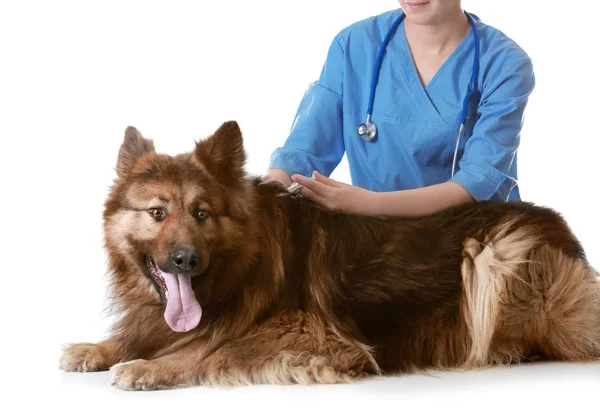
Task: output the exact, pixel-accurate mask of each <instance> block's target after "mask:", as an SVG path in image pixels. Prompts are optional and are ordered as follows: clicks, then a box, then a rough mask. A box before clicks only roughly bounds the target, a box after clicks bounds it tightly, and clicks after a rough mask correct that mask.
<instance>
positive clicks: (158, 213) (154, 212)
mask: <svg viewBox="0 0 600 413" xmlns="http://www.w3.org/2000/svg"><path fill="white" fill-rule="evenodd" d="M148 213H149V214H150V216H151V217H152V218H154V219H155V220H157V221H162V220H163V219H165V218H166V217H167V211H165V209H164V208H150V209H149V210H148Z"/></svg>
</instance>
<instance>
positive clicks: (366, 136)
mask: <svg viewBox="0 0 600 413" xmlns="http://www.w3.org/2000/svg"><path fill="white" fill-rule="evenodd" d="M357 132H358V136H360V137H361V138H362V139H363V140H364V141H366V142H371V141H372V140H373V139H375V137H376V136H377V126H375V124H374V123H373V122H363V123H361V124H360V125H358V130H357Z"/></svg>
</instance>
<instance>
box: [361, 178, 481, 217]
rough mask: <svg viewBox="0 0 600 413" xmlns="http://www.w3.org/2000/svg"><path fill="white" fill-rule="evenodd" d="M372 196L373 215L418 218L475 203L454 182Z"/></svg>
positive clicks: (378, 193) (465, 191) (379, 193)
mask: <svg viewBox="0 0 600 413" xmlns="http://www.w3.org/2000/svg"><path fill="white" fill-rule="evenodd" d="M373 194H374V195H373V197H374V202H373V203H372V208H373V211H372V214H373V215H387V216H401V217H419V216H424V215H429V214H432V213H434V212H438V211H441V210H444V209H447V208H450V207H453V206H458V205H462V204H466V203H470V202H475V200H474V199H473V197H472V196H471V195H470V194H469V193H468V192H467V190H466V189H464V188H463V187H462V186H460V185H459V184H457V183H454V182H444V183H441V184H437V185H431V186H426V187H424V188H417V189H408V190H404V191H394V192H377V193H373Z"/></svg>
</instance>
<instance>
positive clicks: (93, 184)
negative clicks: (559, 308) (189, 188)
mask: <svg viewBox="0 0 600 413" xmlns="http://www.w3.org/2000/svg"><path fill="white" fill-rule="evenodd" d="M463 5H464V7H465V8H466V9H467V10H469V11H471V12H474V13H476V14H478V15H479V16H480V17H481V18H482V19H483V20H484V21H485V22H488V23H489V24H492V25H495V26H496V27H499V28H501V29H502V30H503V31H504V32H505V33H507V34H508V35H509V36H511V37H513V39H515V40H516V41H517V42H518V43H519V44H521V45H522V46H523V47H524V48H525V50H526V51H527V52H528V53H529V55H530V56H531V57H532V59H533V62H534V65H535V70H536V76H537V88H536V90H535V92H534V94H533V96H532V98H531V101H530V105H529V107H528V109H527V111H526V120H525V128H524V131H523V138H522V145H521V150H520V154H519V161H520V164H519V170H520V175H521V176H520V178H521V179H520V184H521V193H522V194H523V197H524V198H525V199H526V200H532V201H536V202H537V203H539V204H543V205H548V206H552V207H554V208H555V209H557V210H559V211H560V212H562V213H563V214H564V215H565V217H566V218H567V220H568V221H569V223H570V224H571V226H572V227H573V229H574V231H575V232H576V234H577V235H578V236H579V238H580V239H581V241H582V242H583V245H584V246H585V247H586V249H587V251H588V254H589V258H590V261H591V262H592V263H593V264H594V265H595V266H596V267H597V268H598V267H600V241H599V237H598V232H599V230H600V223H599V220H598V219H597V215H598V206H597V205H598V203H597V198H598V195H597V193H598V192H597V188H598V183H597V181H598V178H599V177H600V174H599V173H598V163H599V155H598V153H599V149H600V143H599V142H600V132H599V131H598V108H599V107H598V103H597V96H598V95H600V81H599V78H598V73H600V68H599V65H598V60H597V59H598V57H597V54H598V53H597V50H598V43H599V41H600V29H599V25H598V21H597V16H598V11H600V10H599V7H598V4H597V2H596V1H595V0H583V1H579V2H575V3H568V4H567V3H565V2H559V1H550V0H547V1H543V2H539V1H520V2H505V1H489V0H479V1H476V0H470V1H468V0H465V1H464V2H463ZM542 5H543V8H542ZM396 6H397V3H396V2H395V1H394V0H368V1H366V0H364V1H359V0H327V1H323V0H320V1H316V0H304V1H298V2H289V1H243V0H239V1H218V2H217V1H211V2H198V1H197V2H171V3H166V2H162V3H159V2H148V1H143V2H142V1H139V2H125V1H123V2H116V1H104V2H95V3H92V2H75V1H72V2H65V1H53V2H41V1H40V2H28V1H19V2H17V1H14V2H8V1H2V2H1V3H0V155H1V162H0V183H1V186H0V188H1V191H0V212H1V213H2V214H1V218H2V224H1V226H0V262H2V278H3V287H4V293H3V297H4V298H3V300H2V301H1V305H2V313H3V319H2V332H1V333H0V334H1V339H0V346H1V350H0V351H1V353H0V354H1V355H2V357H3V360H2V375H1V376H0V388H1V389H2V397H1V398H0V400H1V401H0V403H2V405H3V406H5V405H7V404H8V405H10V404H11V403H13V402H16V403H19V406H20V407H18V406H16V405H15V407H13V408H12V409H10V410H5V409H4V407H0V409H1V410H3V411H28V410H29V409H26V407H32V406H36V407H38V408H49V409H50V410H51V411H54V408H55V407H63V408H64V409H63V410H64V411H122V410H124V408H128V409H131V408H135V409H139V411H157V410H159V409H160V410H161V411H164V410H165V409H182V408H194V410H195V411H213V412H214V411H217V409H218V411H234V410H244V411H247V410H250V411H254V410H255V408H258V407H260V408H261V409H262V410H266V411H271V410H272V411H275V410H277V411H288V410H291V411H299V410H306V408H308V407H311V408H314V409H315V411H321V410H325V409H327V410H333V411H337V410H339V411H341V410H342V409H343V410H350V411H352V410H359V409H360V410H364V409H365V408H367V407H381V409H380V410H383V409H386V410H389V409H390V408H391V409H397V410H401V409H402V410H407V409H414V410H419V411H448V410H451V411H463V412H464V411H482V412H485V411H515V412H518V411H529V410H531V408H536V411H537V410H538V409H539V410H542V411H564V410H565V409H567V408H569V409H572V410H574V411H577V410H578V408H582V407H583V406H584V405H586V404H587V405H588V407H587V409H588V411H596V410H597V405H598V394H599V390H600V364H598V363H597V364H590V365H572V364H562V363H554V364H552V363H551V364H535V365H527V366H520V367H510V368H502V369H493V370H489V371H484V372H472V373H444V374H440V375H436V377H435V378H433V377H427V376H420V375H417V376H408V377H402V378H396V379H388V380H383V381H376V382H367V383H362V384H358V385H349V386H319V387H311V388H304V387H285V388H281V387H272V386H258V387H251V388H244V389H236V390H227V391H223V390H215V389H202V388H198V389H188V390H177V391H169V392H155V393H125V392H120V391H117V390H115V389H113V388H111V387H110V386H109V385H108V383H109V374H108V373H99V374H66V373H62V372H59V371H58V370H57V361H58V357H59V355H60V349H59V346H60V344H61V343H65V342H71V341H94V340H97V339H99V338H101V337H102V335H103V334H104V332H105V330H106V327H107V326H108V325H109V320H108V319H107V318H106V317H104V316H103V315H102V313H101V311H102V309H103V308H104V306H105V286H106V277H105V268H106V267H105V255H104V251H103V249H102V232H101V214H102V203H103V201H104V198H105V196H106V192H107V187H108V185H109V184H110V182H111V180H112V179H113V177H114V176H115V173H114V170H113V167H114V164H115V162H116V155H117V151H118V148H119V145H120V143H121V140H122V136H123V132H124V130H125V127H126V126H127V125H130V124H131V125H135V126H136V127H138V128H139V129H140V130H141V131H142V133H144V134H145V135H146V136H149V137H153V138H155V143H156V146H157V148H158V150H160V151H163V152H167V153H170V154H174V153H177V152H180V151H186V150H189V149H191V148H192V146H193V140H194V139H198V138H200V137H203V136H206V135H209V134H210V133H211V132H213V130H214V129H215V128H216V127H217V126H218V125H219V124H220V123H221V122H223V121H225V120H229V119H236V120H238V121H239V122H240V125H241V127H242V130H243V131H244V133H245V137H246V145H247V150H248V153H249V155H250V159H249V163H248V170H249V171H251V172H252V173H257V174H258V173H262V172H263V171H264V169H265V168H266V166H267V163H268V159H269V155H270V153H271V151H272V150H273V149H274V148H275V147H276V146H277V145H280V144H281V143H282V142H283V140H284V139H285V137H286V133H287V131H288V130H289V127H290V125H291V122H292V119H293V116H294V113H295V111H296V108H297V105H298V103H299V101H300V98H301V97H302V94H303V92H304V89H305V88H306V86H307V85H308V83H309V82H311V81H312V80H314V79H315V78H316V77H317V76H318V74H319V71H320V69H321V65H322V63H323V59H324V58H325V53H326V51H327V48H328V47H329V43H330V41H331V39H332V37H333V36H334V35H335V34H336V33H337V32H338V31H339V30H340V29H341V28H343V27H344V26H346V25H347V24H350V23H351V22H353V21H356V20H358V19H361V18H363V17H367V16H369V15H373V14H377V13H379V12H383V11H385V10H388V9H391V8H395V7H396ZM334 176H335V177H337V178H338V179H341V180H345V181H348V180H349V178H348V176H349V175H348V172H347V170H346V166H345V164H342V165H341V166H340V168H338V170H336V172H335V173H334Z"/></svg>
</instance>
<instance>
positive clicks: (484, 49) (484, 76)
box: [270, 10, 535, 201]
mask: <svg viewBox="0 0 600 413" xmlns="http://www.w3.org/2000/svg"><path fill="white" fill-rule="evenodd" d="M400 13H401V10H394V11H391V12H387V13H384V14H381V15H379V16H375V17H371V18H368V19H365V20H362V21H360V22H357V23H355V24H353V25H351V26H349V27H347V28H346V29H344V30H342V31H341V32H340V33H339V34H338V35H337V36H336V38H335V39H334V41H333V42H332V44H331V47H330V48H329V52H328V55H327V60H326V62H325V65H324V67H323V70H322V72H321V75H320V77H319V80H318V81H316V82H315V83H313V84H311V85H310V86H309V88H308V90H307V91H306V93H305V95H304V97H303V99H302V102H301V103H300V107H299V108H298V112H297V114H296V117H295V119H294V123H293V126H292V129H291V132H290V135H289V137H288V139H287V140H286V142H285V144H284V145H283V147H280V148H277V149H276V150H275V151H274V152H273V155H272V157H271V163H270V168H279V169H282V170H284V171H285V172H287V173H288V174H289V175H292V174H294V173H300V174H303V175H306V176H310V175H311V174H312V171H313V170H317V171H319V172H320V173H322V174H324V175H327V176H329V175H330V174H331V172H332V171H333V170H334V169H335V167H336V166H337V165H338V164H339V162H340V160H341V159H342V157H343V155H344V152H345V153H346V154H347V157H348V163H349V166H350V174H351V177H352V183H353V185H357V186H360V187H363V188H366V189H370V190H373V191H378V192H382V191H396V190H403V189H412V188H420V187H423V186H428V185H433V184H437V183H442V182H446V181H452V182H456V183H458V184H460V185H461V186H463V187H464V188H465V189H466V190H467V191H468V192H469V193H470V194H471V195H472V196H473V197H474V198H475V199H476V200H478V201H481V200H488V199H494V200H504V201H506V200H518V199H520V195H519V190H518V187H517V162H516V160H517V159H516V158H517V157H516V152H517V148H518V146H519V139H520V131H521V126H522V121H523V111H524V109H525V106H526V103H527V99H528V96H529V94H530V93H531V92H532V90H533V88H534V83H535V81H534V75H533V69H532V64H531V60H530V58H529V57H528V56H527V54H526V53H525V52H524V51H523V50H522V49H521V48H520V47H519V46H518V45H517V44H516V43H515V42H514V41H512V40H511V39H509V38H508V37H507V36H506V35H504V34H503V33H502V32H500V31H499V30H497V29H495V28H493V27H490V26H487V25H485V24H483V23H482V22H481V21H476V22H475V25H476V28H477V33H478V34H479V38H480V40H479V41H480V49H481V52H480V61H479V72H478V90H479V91H480V92H481V96H480V97H479V99H478V100H476V101H474V102H471V103H470V105H469V112H468V113H469V118H468V121H467V126H466V129H465V131H464V132H463V137H462V138H461V144H460V148H459V152H458V159H459V162H458V164H457V172H456V174H455V176H454V178H452V179H451V172H452V171H451V170H452V159H453V156H454V148H455V145H456V136H457V133H458V128H459V125H460V121H461V119H460V118H461V110H462V103H463V99H464V97H465V95H466V91H467V87H468V84H469V81H470V79H471V72H472V65H473V53H474V39H473V33H472V32H469V34H468V35H467V36H466V37H465V39H464V40H463V41H462V43H461V44H460V45H459V46H458V47H457V48H456V50H455V51H454V52H453V53H452V55H451V56H450V57H449V58H448V59H447V61H446V62H445V63H444V64H443V65H442V67H441V68H440V69H439V70H438V72H437V73H436V74H435V76H434V77H433V79H432V80H431V81H430V82H429V84H428V85H427V86H426V87H423V85H422V83H421V80H420V79H419V75H418V73H417V70H416V67H415V64H414V61H413V58H412V55H411V52H410V49H409V46H408V42H407V39H406V34H405V31H404V23H402V24H401V25H400V26H399V27H398V29H397V31H396V32H395V34H394V35H393V36H392V38H391V40H390V43H389V44H388V47H387V49H386V53H385V55H384V57H383V62H382V66H381V72H380V75H379V82H378V84H377V89H376V92H375V101H374V105H373V116H372V120H373V122H374V123H375V124H376V125H377V129H378V130H377V138H376V139H375V140H374V141H372V142H365V141H363V140H362V139H361V138H360V137H359V136H358V134H357V132H356V129H357V127H358V125H359V124H360V123H361V122H364V120H365V116H366V111H367V105H368V101H369V92H370V87H371V77H372V75H373V69H374V67H375V60H376V57H377V53H378V51H379V47H380V46H381V43H382V41H383V38H384V37H385V35H386V34H387V32H388V31H389V29H390V27H391V26H392V23H393V22H394V20H395V19H396V18H397V17H398V16H399V15H400Z"/></svg>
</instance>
